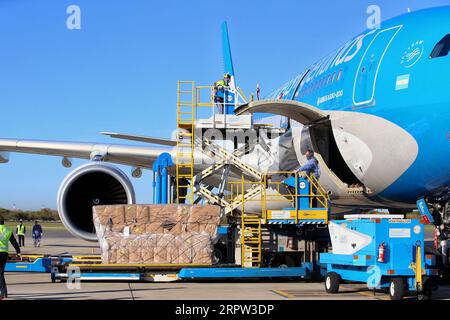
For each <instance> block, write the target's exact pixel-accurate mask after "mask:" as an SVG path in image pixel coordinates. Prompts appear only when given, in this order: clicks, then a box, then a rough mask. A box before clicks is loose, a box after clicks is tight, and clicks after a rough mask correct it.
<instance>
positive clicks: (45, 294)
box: [6, 224, 450, 300]
mask: <svg viewBox="0 0 450 320" xmlns="http://www.w3.org/2000/svg"><path fill="white" fill-rule="evenodd" d="M46 229H47V230H45V229H44V235H45V237H44V239H43V240H42V247H40V248H34V247H33V243H32V240H31V237H27V239H26V247H25V248H23V250H22V251H23V253H26V254H33V253H36V254H39V253H45V254H60V253H70V254H74V255H76V254H99V252H100V250H99V248H98V246H97V245H96V244H95V243H90V242H86V241H83V240H80V239H77V238H75V237H73V236H72V235H71V234H70V233H68V232H67V231H65V230H64V229H63V228H62V227H60V226H57V225H56V224H55V226H54V227H47V228H46ZM6 281H7V283H8V292H9V300H22V299H23V300H26V299H32V300H36V299H51V300H80V299H81V300H83V299H102V300H103V299H113V300H133V299H136V300H185V299H193V300H255V299H256V300H389V297H388V295H387V294H384V293H382V292H376V293H375V295H374V293H373V292H372V291H369V290H368V289H367V288H366V287H365V285H363V284H343V285H342V286H341V290H340V293H339V294H335V295H331V294H327V293H326V292H325V289H324V285H323V283H317V282H306V281H236V282H230V281H223V282H170V283H150V282H146V283H137V282H131V283H128V282H82V283H81V284H80V288H78V289H77V288H74V289H70V288H69V287H68V286H67V283H61V282H57V283H52V282H51V280H50V274H40V273H16V272H14V273H7V274H6ZM434 298H435V299H450V286H441V287H440V288H439V290H438V291H437V292H435V295H434Z"/></svg>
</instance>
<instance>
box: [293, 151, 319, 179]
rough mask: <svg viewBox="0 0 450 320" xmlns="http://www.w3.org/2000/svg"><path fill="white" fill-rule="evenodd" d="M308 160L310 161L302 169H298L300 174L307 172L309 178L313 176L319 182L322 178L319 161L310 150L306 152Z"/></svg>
mask: <svg viewBox="0 0 450 320" xmlns="http://www.w3.org/2000/svg"><path fill="white" fill-rule="evenodd" d="M305 155H306V159H308V161H307V162H306V164H305V165H303V166H301V167H300V169H298V171H299V172H303V171H304V172H306V174H307V175H308V176H311V175H313V176H314V177H315V178H316V179H317V180H319V178H320V170H319V161H318V160H317V159H316V157H314V151H312V150H311V149H308V150H307V151H306V154H305Z"/></svg>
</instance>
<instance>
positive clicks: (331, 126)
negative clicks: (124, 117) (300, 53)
mask: <svg viewBox="0 0 450 320" xmlns="http://www.w3.org/2000/svg"><path fill="white" fill-rule="evenodd" d="M226 40H227V37H226ZM224 47H225V48H224V53H225V54H224V57H225V69H226V71H227V72H230V73H231V74H232V76H233V77H232V85H233V86H235V79H234V70H233V65H232V62H231V53H230V50H229V43H228V41H225V46H224ZM449 51H450V7H438V8H432V9H427V10H422V11H417V12H413V13H408V14H405V15H403V16H400V17H397V18H394V19H391V20H389V21H385V22H383V23H382V24H381V25H380V27H379V28H378V29H373V30H368V31H365V32H363V33H361V34H360V35H358V36H356V37H355V38H354V39H352V40H350V41H349V42H347V43H346V44H344V45H343V46H342V47H341V48H339V49H338V50H336V51H335V52H333V53H331V54H329V55H328V56H326V57H325V58H323V59H321V60H320V61H319V62H317V63H315V64H313V65H312V66H310V67H309V68H308V70H306V71H305V72H303V73H301V74H300V75H299V76H297V77H296V78H295V79H293V80H292V81H290V82H288V83H287V84H286V85H284V86H283V87H282V88H280V89H279V90H277V91H276V92H274V93H273V94H271V95H270V96H268V97H266V98H265V99H264V100H259V101H253V102H250V103H248V104H246V105H244V106H241V107H239V108H238V109H237V110H235V112H236V113H237V114H242V113H269V114H272V115H279V116H283V117H287V118H289V119H290V124H289V127H288V129H289V130H288V131H287V132H286V133H285V134H284V136H281V137H278V138H277V140H276V142H278V143H280V144H283V150H282V151H280V154H279V156H281V159H280V163H282V164H283V163H284V164H285V167H284V168H283V169H297V168H298V166H299V164H300V163H304V161H305V160H306V159H305V156H304V153H305V151H306V150H307V149H312V150H314V151H315V154H316V157H317V158H318V160H319V164H320V168H321V177H320V182H321V184H322V185H323V186H324V187H325V188H326V189H327V190H328V191H329V193H330V194H331V198H332V204H333V205H334V206H335V207H337V208H339V207H341V208H346V209H370V208H386V209H390V210H392V211H398V210H405V209H407V210H411V209H412V208H415V207H416V201H417V200H418V199H421V198H426V199H427V201H428V203H429V205H430V206H432V207H433V208H434V214H435V217H436V219H438V221H439V223H443V224H445V225H448V223H447V222H449V219H450V89H449V84H450V80H449V79H450V55H449ZM110 136H112V137H115V138H121V139H128V140H137V141H143V142H149V143H153V144H161V145H169V146H170V145H173V142H172V141H169V140H165V139H155V138H149V137H143V136H132V135H124V134H110ZM272 145H273V143H272ZM0 151H1V152H0V162H8V160H9V157H8V152H22V153H34V154H44V155H53V156H61V157H63V165H64V166H66V167H70V166H71V161H70V158H82V159H90V160H91V163H89V164H87V165H84V166H82V167H80V168H77V169H75V170H74V171H72V172H71V173H70V174H69V175H68V176H67V178H66V179H65V181H64V182H63V184H62V185H61V189H60V192H59V195H58V210H59V213H60V215H61V218H62V220H63V222H64V224H65V225H66V227H67V228H68V229H69V231H71V232H72V233H73V234H74V235H76V236H79V237H81V238H83V239H87V240H95V233H93V226H92V221H91V207H92V205H93V204H94V203H95V204H98V203H103V204H107V203H108V204H109V203H133V202H134V201H135V199H134V192H133V188H132V185H131V183H130V181H129V180H128V178H127V177H126V175H125V174H124V173H123V172H121V171H120V170H119V169H117V168H115V167H114V166H112V165H110V164H108V163H107V162H112V163H120V164H126V165H130V166H132V167H133V171H132V172H133V176H139V175H140V168H151V167H152V163H153V162H154V161H155V159H156V158H157V157H158V156H159V155H160V153H162V152H164V151H167V148H159V147H149V146H131V145H121V144H96V143H78V142H57V141H38V140H15V139H0ZM173 156H174V155H173ZM283 158H285V159H283ZM293 158H294V159H295V161H292V159H293ZM255 159H259V157H258V156H256V157H255ZM97 160H101V161H97ZM255 161H256V162H255V163H254V164H252V165H254V166H256V167H258V166H259V167H260V168H261V165H260V164H259V163H257V162H258V160H255ZM266 169H270V168H266Z"/></svg>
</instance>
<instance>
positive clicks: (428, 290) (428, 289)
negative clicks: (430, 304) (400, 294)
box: [417, 278, 433, 300]
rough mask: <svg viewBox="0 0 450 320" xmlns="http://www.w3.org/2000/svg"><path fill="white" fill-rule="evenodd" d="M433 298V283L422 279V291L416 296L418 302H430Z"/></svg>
mask: <svg viewBox="0 0 450 320" xmlns="http://www.w3.org/2000/svg"><path fill="white" fill-rule="evenodd" d="M432 296H433V282H432V280H431V279H429V278H428V279H424V283H423V290H422V292H420V293H419V294H418V295H417V299H418V300H431V297H432Z"/></svg>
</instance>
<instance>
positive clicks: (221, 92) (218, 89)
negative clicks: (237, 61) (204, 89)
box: [214, 73, 231, 114]
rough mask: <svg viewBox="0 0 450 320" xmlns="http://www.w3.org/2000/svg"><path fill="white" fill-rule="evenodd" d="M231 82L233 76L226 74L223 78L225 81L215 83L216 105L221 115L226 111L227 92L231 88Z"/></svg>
mask: <svg viewBox="0 0 450 320" xmlns="http://www.w3.org/2000/svg"><path fill="white" fill-rule="evenodd" d="M230 81H231V75H230V74H229V73H226V74H225V75H224V76H223V79H220V80H219V81H217V82H215V83H214V103H215V105H216V107H217V109H218V111H219V114H222V113H223V111H224V109H225V108H224V104H225V90H227V88H228V87H229V85H230Z"/></svg>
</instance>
